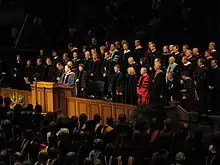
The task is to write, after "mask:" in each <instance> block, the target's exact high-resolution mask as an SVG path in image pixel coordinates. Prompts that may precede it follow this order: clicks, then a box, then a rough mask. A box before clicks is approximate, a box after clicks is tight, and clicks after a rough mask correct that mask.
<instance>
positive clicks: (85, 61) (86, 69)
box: [82, 58, 92, 72]
mask: <svg viewBox="0 0 220 165" xmlns="http://www.w3.org/2000/svg"><path fill="white" fill-rule="evenodd" d="M91 62H92V59H91V58H88V59H86V58H84V59H82V64H83V65H84V70H85V71H87V72H88V69H89V66H90V63H91Z"/></svg>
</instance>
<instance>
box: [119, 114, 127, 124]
mask: <svg viewBox="0 0 220 165" xmlns="http://www.w3.org/2000/svg"><path fill="white" fill-rule="evenodd" d="M126 120H127V118H126V115H125V114H120V115H119V116H118V121H119V123H124V122H126Z"/></svg>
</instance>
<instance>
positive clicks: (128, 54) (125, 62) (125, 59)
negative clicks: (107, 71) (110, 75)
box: [120, 50, 132, 75]
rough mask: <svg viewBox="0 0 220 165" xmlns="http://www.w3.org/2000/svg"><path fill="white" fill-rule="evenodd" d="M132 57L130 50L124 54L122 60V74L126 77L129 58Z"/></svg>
mask: <svg viewBox="0 0 220 165" xmlns="http://www.w3.org/2000/svg"><path fill="white" fill-rule="evenodd" d="M131 56H132V53H131V51H130V50H128V51H127V52H126V53H125V52H123V53H122V55H121V58H120V67H121V72H122V73H123V74H124V75H125V74H126V70H127V68H128V58H129V57H131Z"/></svg>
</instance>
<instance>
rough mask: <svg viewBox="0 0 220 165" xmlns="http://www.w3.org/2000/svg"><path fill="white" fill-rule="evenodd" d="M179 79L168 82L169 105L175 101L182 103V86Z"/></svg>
mask: <svg viewBox="0 0 220 165" xmlns="http://www.w3.org/2000/svg"><path fill="white" fill-rule="evenodd" d="M178 80H179V79H178V78H176V79H173V80H168V81H167V84H166V85H167V87H166V90H167V92H166V96H167V97H166V101H167V103H169V102H173V101H180V85H179V81H178Z"/></svg>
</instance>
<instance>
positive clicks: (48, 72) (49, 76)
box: [44, 65, 55, 81]
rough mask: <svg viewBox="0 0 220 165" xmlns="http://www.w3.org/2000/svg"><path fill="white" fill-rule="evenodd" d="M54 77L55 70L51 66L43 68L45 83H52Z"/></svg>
mask: <svg viewBox="0 0 220 165" xmlns="http://www.w3.org/2000/svg"><path fill="white" fill-rule="evenodd" d="M54 76H55V69H54V68H53V67H52V65H46V66H45V78H44V80H45V81H53V80H54Z"/></svg>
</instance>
